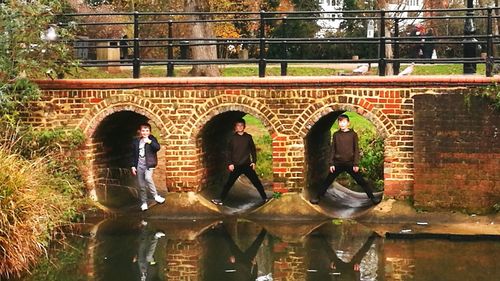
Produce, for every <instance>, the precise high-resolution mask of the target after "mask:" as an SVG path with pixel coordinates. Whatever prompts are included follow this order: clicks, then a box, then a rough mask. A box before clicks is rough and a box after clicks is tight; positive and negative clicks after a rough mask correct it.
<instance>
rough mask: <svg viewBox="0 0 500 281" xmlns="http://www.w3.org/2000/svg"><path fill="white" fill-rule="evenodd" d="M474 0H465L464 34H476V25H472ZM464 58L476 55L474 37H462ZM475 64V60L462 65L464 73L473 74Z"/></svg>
mask: <svg viewBox="0 0 500 281" xmlns="http://www.w3.org/2000/svg"><path fill="white" fill-rule="evenodd" d="M473 8H474V1H473V0H467V12H466V13H465V22H464V35H465V36H471V35H474V34H476V27H475V26H474V10H473ZM463 46H464V58H465V59H473V58H476V57H477V40H476V38H470V37H469V38H465V39H464V45H463ZM476 70H477V65H476V63H475V62H469V61H468V62H466V63H464V66H463V72H464V74H475V73H476Z"/></svg>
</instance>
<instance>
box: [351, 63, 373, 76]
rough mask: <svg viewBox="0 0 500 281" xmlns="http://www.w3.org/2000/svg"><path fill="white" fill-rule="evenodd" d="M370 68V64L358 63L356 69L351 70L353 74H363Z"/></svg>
mask: <svg viewBox="0 0 500 281" xmlns="http://www.w3.org/2000/svg"><path fill="white" fill-rule="evenodd" d="M368 70H370V66H369V65H368V64H360V65H358V67H357V68H356V69H354V70H353V71H352V73H353V74H357V75H363V74H366V73H367V72H368Z"/></svg>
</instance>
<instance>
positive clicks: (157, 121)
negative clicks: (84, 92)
mask: <svg viewBox="0 0 500 281" xmlns="http://www.w3.org/2000/svg"><path fill="white" fill-rule="evenodd" d="M127 112H129V113H132V114H135V115H136V116H138V117H139V116H142V118H145V120H149V122H150V123H151V125H152V126H153V127H156V128H157V129H158V130H159V132H158V134H159V135H156V137H157V138H158V141H159V143H160V145H161V146H162V148H163V149H162V150H163V152H162V153H160V154H159V155H158V158H159V159H158V161H159V165H158V168H159V169H158V171H159V172H158V173H155V179H156V180H155V181H157V182H158V183H160V184H161V186H164V185H165V183H164V182H165V177H166V176H165V167H166V155H165V151H167V149H166V147H167V146H168V144H167V142H166V136H168V135H169V134H171V133H172V132H171V131H172V129H173V128H174V127H173V125H172V124H169V123H171V121H170V120H169V119H167V118H166V117H165V116H164V114H163V112H162V111H161V110H160V109H159V108H158V107H157V106H156V105H154V104H153V103H151V102H149V101H147V100H144V99H141V98H137V97H134V96H125V97H124V98H121V99H119V100H117V99H105V100H102V101H100V102H99V103H97V104H96V105H95V106H94V107H93V108H92V109H91V110H89V112H88V114H87V115H86V116H85V117H84V118H82V121H81V123H80V124H79V127H80V128H81V129H82V131H83V133H84V135H85V136H86V141H85V147H84V153H85V168H83V169H82V171H84V172H83V176H84V181H85V183H86V186H87V189H88V192H89V195H90V197H91V198H92V199H94V200H98V199H99V198H98V196H97V192H96V188H97V187H98V185H100V184H102V182H101V177H102V175H100V174H101V173H100V172H98V169H97V166H100V165H101V164H99V162H100V161H99V160H100V159H98V158H99V157H100V154H101V153H99V147H100V146H102V145H101V144H100V143H99V141H98V140H97V139H96V137H98V136H96V133H97V130H98V128H99V126H100V125H101V124H103V122H104V121H105V120H107V119H108V118H110V117H112V116H116V115H117V114H124V113H127ZM165 121H166V122H165ZM96 165H97V166H96Z"/></svg>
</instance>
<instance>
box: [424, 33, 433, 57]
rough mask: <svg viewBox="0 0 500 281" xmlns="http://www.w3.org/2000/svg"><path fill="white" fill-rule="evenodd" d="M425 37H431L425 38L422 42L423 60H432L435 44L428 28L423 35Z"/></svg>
mask: <svg viewBox="0 0 500 281" xmlns="http://www.w3.org/2000/svg"><path fill="white" fill-rule="evenodd" d="M425 37H431V38H425V41H424V47H423V51H424V58H426V59H431V58H432V52H434V48H435V44H434V42H433V41H434V38H432V37H434V31H433V30H432V28H429V29H428V30H427V32H426V33H425Z"/></svg>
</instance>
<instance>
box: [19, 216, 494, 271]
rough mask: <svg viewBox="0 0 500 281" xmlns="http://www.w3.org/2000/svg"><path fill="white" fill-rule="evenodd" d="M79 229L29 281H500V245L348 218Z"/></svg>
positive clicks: (126, 223)
mask: <svg viewBox="0 0 500 281" xmlns="http://www.w3.org/2000/svg"><path fill="white" fill-rule="evenodd" d="M78 232H79V233H80V234H68V236H67V238H66V239H65V242H64V243H62V244H58V245H54V246H53V247H52V249H51V251H50V252H49V259H46V260H43V261H42V262H41V263H40V264H39V265H38V266H37V267H36V268H35V269H34V270H33V272H32V275H31V276H27V277H25V278H24V279H22V280H23V281H28V280H33V281H34V280H37V281H38V280H40V281H42V280H43V281H46V280H58V281H60V280H82V281H83V280H89V281H90V280H103V281H114V280H116V281H118V280H119V281H127V280H141V281H143V280H189V281H195V280H200V281H201V280H206V281H215V280H217V281H220V280H256V279H257V278H259V279H258V280H259V281H260V280H311V281H312V280H317V281H325V280H418V281H443V280H450V281H452V280H453V281H455V280H467V281H471V280H481V281H483V280H500V279H499V278H500V259H499V257H500V241H498V240H496V241H492V240H490V241H477V240H476V241H456V240H446V239H418V240H417V239H408V240H403V239H384V238H381V237H380V236H379V235H377V234H376V233H375V232H373V231H372V230H371V229H369V228H366V227H365V226H363V225H361V224H358V223H356V222H354V221H348V220H343V221H340V220H333V221H327V222H307V223H298V222H294V223H283V222H262V223H261V222H259V223H254V222H250V221H245V220H228V221H196V220H193V221H165V220H162V221H160V220H146V219H141V218H117V219H108V220H104V221H100V222H97V223H95V224H88V225H85V226H82V227H81V229H80V230H79V231H78ZM270 276H272V279H270V278H268V277H270Z"/></svg>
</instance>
